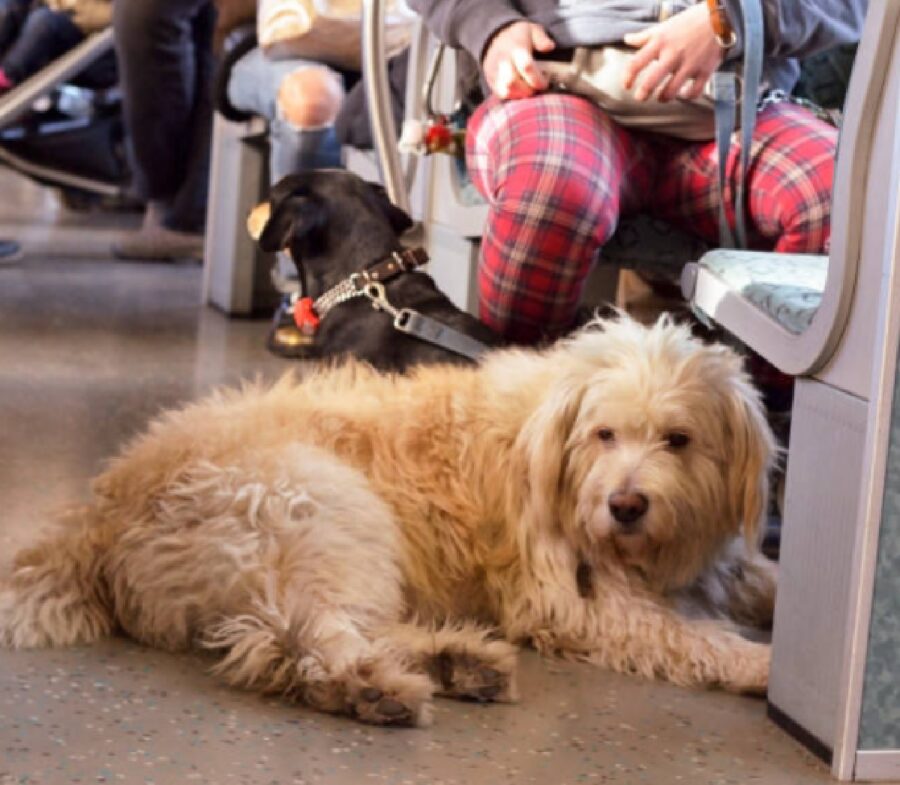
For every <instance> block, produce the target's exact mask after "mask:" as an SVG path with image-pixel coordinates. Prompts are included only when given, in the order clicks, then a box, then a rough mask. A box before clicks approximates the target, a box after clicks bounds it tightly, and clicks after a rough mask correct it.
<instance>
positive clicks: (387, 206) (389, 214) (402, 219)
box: [369, 183, 413, 234]
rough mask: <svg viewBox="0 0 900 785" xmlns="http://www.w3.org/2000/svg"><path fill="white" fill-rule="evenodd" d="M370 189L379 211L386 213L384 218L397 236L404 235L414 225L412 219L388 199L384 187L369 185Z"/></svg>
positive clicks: (375, 184) (376, 184)
mask: <svg viewBox="0 0 900 785" xmlns="http://www.w3.org/2000/svg"><path fill="white" fill-rule="evenodd" d="M369 189H370V191H371V193H372V196H373V197H374V201H375V204H376V205H378V209H379V210H381V212H382V213H384V217H385V218H386V219H387V221H388V223H389V224H390V225H391V228H392V229H393V230H394V231H395V232H396V233H397V234H403V233H404V232H405V231H406V230H407V229H409V228H410V227H411V226H412V225H413V221H412V218H410V217H409V216H408V215H407V214H406V213H405V212H404V211H403V210H401V209H400V208H399V207H397V205H395V204H394V203H393V202H392V201H391V200H390V199H389V198H388V195H387V191H385V190H384V187H383V186H381V185H379V184H378V183H369Z"/></svg>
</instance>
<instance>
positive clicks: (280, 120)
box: [228, 48, 344, 357]
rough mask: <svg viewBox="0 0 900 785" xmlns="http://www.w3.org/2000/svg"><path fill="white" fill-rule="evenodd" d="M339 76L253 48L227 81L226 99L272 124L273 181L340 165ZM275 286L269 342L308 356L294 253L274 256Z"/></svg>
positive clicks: (279, 350) (285, 353)
mask: <svg viewBox="0 0 900 785" xmlns="http://www.w3.org/2000/svg"><path fill="white" fill-rule="evenodd" d="M342 82H343V80H342V78H341V76H340V75H339V74H338V73H337V72H336V71H333V70H332V69H330V68H328V67H327V66H324V65H320V64H318V63H314V62H308V61H305V60H299V59H294V60H272V59H270V58H268V57H266V56H265V54H264V53H263V52H262V50H261V49H258V48H257V49H253V50H251V51H249V52H248V53H247V54H245V55H244V56H243V57H242V58H241V59H240V60H238V61H237V62H236V63H235V64H234V67H233V69H232V71H231V76H230V79H229V82H228V100H229V101H230V102H231V104H232V105H233V106H234V107H235V108H237V109H240V110H242V111H244V112H250V113H252V114H256V115H259V116H260V117H264V118H265V119H266V120H267V121H268V123H269V143H270V151H269V180H270V183H271V184H273V185H274V184H275V183H277V182H278V181H279V180H281V178H282V177H284V176H286V175H289V174H292V173H293V172H299V171H303V170H305V169H318V168H330V167H338V166H340V165H341V150H340V144H339V143H338V141H337V136H336V135H335V130H334V121H335V118H336V116H337V113H338V111H339V109H340V107H341V103H342V102H343V98H344V91H343V84H342ZM272 282H273V284H274V286H275V288H276V289H277V290H278V291H279V292H281V293H282V294H283V295H284V296H283V299H282V302H281V303H280V305H279V306H278V308H277V309H276V311H275V314H274V317H273V320H272V329H271V330H270V331H269V334H268V336H267V339H266V346H267V347H268V348H269V350H270V351H272V352H274V353H275V354H278V355H280V356H282V357H305V356H308V355H309V349H308V340H309V339H308V338H306V337H305V336H304V335H302V333H300V331H299V328H298V327H297V326H296V324H295V323H294V317H293V304H292V300H291V296H292V295H293V294H294V293H296V292H298V291H299V288H300V284H299V281H298V279H297V268H296V265H295V264H294V262H293V260H292V259H291V258H290V254H288V253H287V252H285V251H281V252H279V253H277V254H276V255H275V264H274V265H273V268H272Z"/></svg>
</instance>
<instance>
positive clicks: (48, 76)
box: [0, 27, 113, 128]
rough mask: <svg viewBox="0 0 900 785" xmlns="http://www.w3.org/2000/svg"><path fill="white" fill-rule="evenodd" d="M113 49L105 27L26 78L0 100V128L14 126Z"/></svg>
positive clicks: (111, 39)
mask: <svg viewBox="0 0 900 785" xmlns="http://www.w3.org/2000/svg"><path fill="white" fill-rule="evenodd" d="M112 47H113V31H112V28H111V27H109V28H107V29H106V30H102V31H101V32H99V33H94V34H93V35H91V36H89V37H88V38H86V39H85V40H84V41H82V42H81V43H80V44H78V46H76V47H75V48H74V49H71V50H69V51H68V52H66V53H65V54H64V55H62V56H61V57H59V58H57V59H56V60H54V61H53V62H52V63H50V65H48V66H47V67H46V68H44V69H42V70H41V71H39V72H38V73H36V74H35V75H34V76H32V77H31V78H29V79H26V80H25V81H24V82H22V84H20V85H19V86H18V87H16V88H14V89H13V90H11V91H10V92H8V93H7V94H6V95H5V96H3V98H0V128H4V127H6V126H7V125H10V124H12V123H14V122H15V121H16V120H18V119H19V118H20V117H21V116H22V115H23V114H25V113H27V112H28V111H29V110H30V109H31V105H32V104H33V103H34V102H35V101H36V100H37V99H38V98H40V97H41V96H42V95H44V94H45V93H49V92H50V91H51V90H52V89H53V88H54V87H56V86H57V85H59V84H61V83H62V82H64V81H66V79H68V78H69V77H70V76H72V75H73V74H77V73H78V72H79V71H82V70H83V69H84V68H86V67H87V66H88V65H90V64H91V63H93V62H94V61H95V60H97V59H98V58H100V57H102V56H103V55H104V54H106V53H107V52H108V51H109V50H110V49H112Z"/></svg>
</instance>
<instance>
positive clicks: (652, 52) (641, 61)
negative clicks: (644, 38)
mask: <svg viewBox="0 0 900 785" xmlns="http://www.w3.org/2000/svg"><path fill="white" fill-rule="evenodd" d="M658 52H659V42H658V41H650V42H649V43H647V44H645V45H644V46H642V47H641V48H640V49H638V50H637V52H635V53H634V57H632V58H631V61H630V62H629V63H628V65H627V66H626V67H625V75H624V79H623V82H622V83H623V84H624V86H625V89H626V90H630V89H631V88H632V87H633V86H634V82H635V79H637V76H638V74H639V73H640V72H641V71H643V70H644V69H645V68H646V67H647V66H648V65H649V64H650V63H652V62H653V61H654V60H655V59H656V55H657V54H658Z"/></svg>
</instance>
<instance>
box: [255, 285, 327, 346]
mask: <svg viewBox="0 0 900 785" xmlns="http://www.w3.org/2000/svg"><path fill="white" fill-rule="evenodd" d="M314 340H315V339H314V338H313V337H312V336H309V335H304V334H303V333H302V332H300V329H299V328H298V327H297V325H296V323H295V322H294V306H293V304H292V302H291V297H290V295H287V296H285V298H284V299H283V300H282V301H281V304H280V305H279V306H278V308H277V309H276V310H275V315H274V316H273V317H272V327H271V328H270V330H269V334H268V335H267V336H266V349H268V350H269V351H270V352H272V354H274V355H277V356H278V357H282V358H284V359H286V360H313V359H315V358H316V357H317V356H318V353H317V352H316V348H315V345H314Z"/></svg>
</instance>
